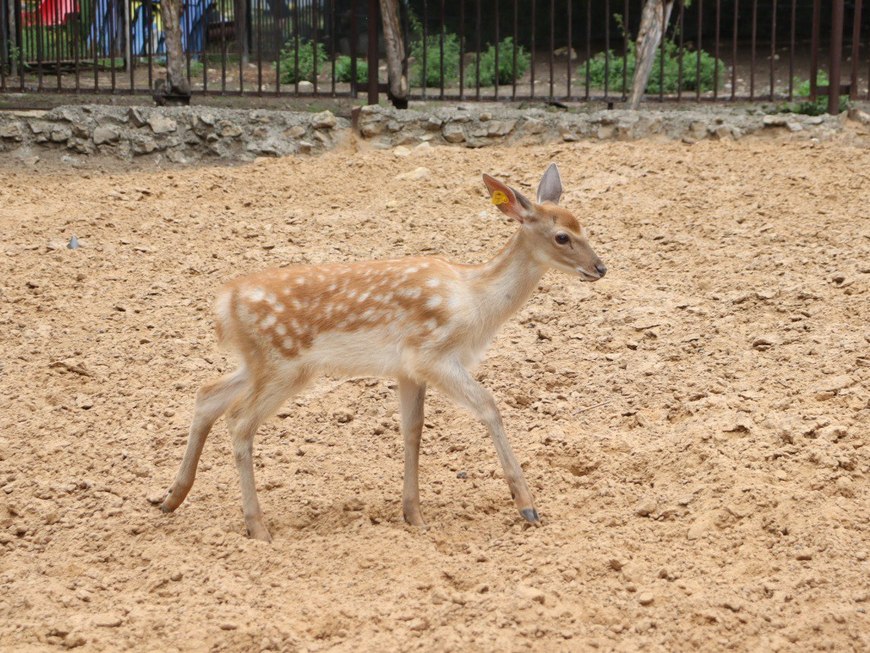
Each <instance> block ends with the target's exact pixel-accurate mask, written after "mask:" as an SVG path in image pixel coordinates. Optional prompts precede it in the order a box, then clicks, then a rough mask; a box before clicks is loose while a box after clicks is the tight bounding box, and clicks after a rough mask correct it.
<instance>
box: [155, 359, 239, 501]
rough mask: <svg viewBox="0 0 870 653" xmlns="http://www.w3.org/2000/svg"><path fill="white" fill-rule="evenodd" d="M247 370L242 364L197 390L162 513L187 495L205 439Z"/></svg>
mask: <svg viewBox="0 0 870 653" xmlns="http://www.w3.org/2000/svg"><path fill="white" fill-rule="evenodd" d="M248 381H249V378H248V372H247V370H246V369H245V367H244V366H242V367H240V368H239V369H237V370H236V371H235V372H232V373H231V374H227V375H225V376H223V377H221V378H220V379H218V380H217V381H213V382H211V383H207V384H205V385H204V386H202V387H201V388H200V389H199V391H198V392H197V393H196V403H195V405H194V410H193V419H192V420H191V423H190V435H189V436H188V438H187V449H186V450H185V452H184V459H183V460H182V462H181V467H179V469H178V474H176V476H175V481H173V483H172V486H171V487H170V488H169V492H168V493H167V494H166V498H165V499H164V500H163V503H162V504H161V505H160V509H161V510H163V512H172V511H173V510H175V509H176V508H178V506H180V505H181V503H182V502H183V501H184V499H185V498H186V497H187V493H188V492H190V488H191V487H192V486H193V481H194V479H195V478H196V467H197V465H198V464H199V457H200V456H201V455H202V447H203V445H204V444H205V439H206V437H207V436H208V434H209V431H211V428H212V426H213V425H214V423H215V421H216V420H217V418H218V417H220V416H221V415H223V414H224V412H226V410H227V408H229V406H230V404H232V403H233V401H235V400H236V399H237V398H238V397H239V396H241V394H242V392H243V391H244V389H245V386H246V385H247V384H248Z"/></svg>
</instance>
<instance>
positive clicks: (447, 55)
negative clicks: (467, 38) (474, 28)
mask: <svg viewBox="0 0 870 653" xmlns="http://www.w3.org/2000/svg"><path fill="white" fill-rule="evenodd" d="M411 56H412V57H413V58H414V63H413V65H412V66H411V83H412V84H413V85H415V86H428V87H433V86H441V84H442V79H441V65H442V61H443V65H444V80H443V83H444V86H450V85H452V84H455V83H456V81H457V80H458V79H459V65H460V61H459V37H457V36H456V34H452V33H450V32H446V33H445V34H444V54H443V58H442V53H441V35H440V34H435V35H432V36H430V37H428V38H427V39H426V71H425V72H426V75H425V77H424V75H423V39H418V40H416V41H414V42H413V43H411Z"/></svg>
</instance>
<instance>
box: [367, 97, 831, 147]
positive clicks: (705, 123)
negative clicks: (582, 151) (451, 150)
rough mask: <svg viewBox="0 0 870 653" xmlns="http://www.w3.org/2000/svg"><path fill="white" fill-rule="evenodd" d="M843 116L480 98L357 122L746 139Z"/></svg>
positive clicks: (405, 132) (521, 134)
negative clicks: (525, 105)
mask: <svg viewBox="0 0 870 653" xmlns="http://www.w3.org/2000/svg"><path fill="white" fill-rule="evenodd" d="M844 119H845V114H844V115H843V116H802V115H795V114H771V115H766V114H764V113H762V112H758V111H747V110H729V109H721V110H711V109H698V110H683V111H650V110H641V111H628V110H610V111H594V112H586V113H568V112H565V111H548V110H545V109H526V110H516V109H504V108H501V107H493V108H486V107H480V106H474V105H469V106H462V105H460V106H459V107H458V108H443V109H435V110H434V111H431V112H428V113H421V112H417V111H396V110H395V109H389V108H384V107H375V106H368V107H363V108H362V109H361V110H360V115H359V118H358V119H357V130H358V132H359V133H360V134H361V136H362V137H363V138H366V139H368V140H370V141H372V142H373V143H374V144H376V145H380V146H383V147H392V146H395V145H408V144H415V143H420V142H423V141H429V142H430V143H431V144H433V145H434V144H455V145H463V146H466V147H487V146H489V145H497V144H514V143H552V142H558V141H578V140H586V139H593V140H608V139H617V140H633V139H641V138H644V139H647V138H659V139H663V140H682V141H685V142H688V143H693V142H696V141H699V140H703V139H705V138H716V139H740V138H743V137H744V136H746V135H748V134H753V133H756V132H762V131H764V132H768V133H773V132H788V133H792V134H801V135H805V136H807V137H810V138H813V137H815V138H820V139H825V138H830V137H831V136H832V135H833V134H835V133H837V132H838V131H840V130H841V129H842V126H843V122H844Z"/></svg>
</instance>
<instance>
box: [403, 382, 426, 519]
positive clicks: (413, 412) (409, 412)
mask: <svg viewBox="0 0 870 653" xmlns="http://www.w3.org/2000/svg"><path fill="white" fill-rule="evenodd" d="M425 397H426V384H425V383H417V382H415V381H411V380H410V379H408V378H405V377H400V378H399V413H400V414H401V416H402V437H403V438H404V440H405V480H404V485H403V487H402V513H403V515H404V517H405V521H406V522H408V523H409V524H411V525H412V526H425V525H426V524H425V522H424V521H423V514H422V513H421V512H420V483H419V480H418V476H417V472H418V470H419V462H420V436H421V434H422V432H423V401H424V399H425Z"/></svg>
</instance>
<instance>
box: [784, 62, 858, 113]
mask: <svg viewBox="0 0 870 653" xmlns="http://www.w3.org/2000/svg"><path fill="white" fill-rule="evenodd" d="M828 84H829V81H828V75H827V74H826V73H825V71H823V70H820V71H818V72H817V73H816V86H827V85H828ZM794 95H795V97H799V98H807V99H806V100H801V101H800V102H790V103H788V104H784V105H782V106H781V107H780V108H779V110H780V111H781V112H783V113H802V114H804V115H807V116H820V115H822V114H823V113H826V112H827V111H828V96H827V95H817V96H816V100H815V102H813V101H811V100H810V99H809V97H810V80H808V79H807V80H805V81H802V82H800V81H798V80H795V88H794ZM849 106H850V103H849V96H848V95H841V96H840V101H839V105H838V107H837V111H840V112H843V111H847V110H848V109H849Z"/></svg>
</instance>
